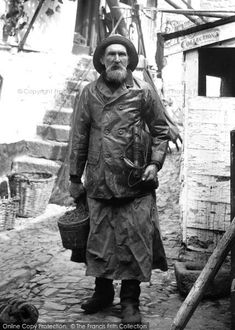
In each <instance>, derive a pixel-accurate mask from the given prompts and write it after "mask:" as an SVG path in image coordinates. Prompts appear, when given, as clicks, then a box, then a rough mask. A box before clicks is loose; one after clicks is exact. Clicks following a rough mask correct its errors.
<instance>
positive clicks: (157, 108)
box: [142, 85, 170, 170]
mask: <svg viewBox="0 0 235 330" xmlns="http://www.w3.org/2000/svg"><path fill="white" fill-rule="evenodd" d="M142 110H143V114H142V118H143V119H144V121H145V123H146V124H147V126H148V129H149V132H150V135H151V138H152V146H151V149H152V150H151V151H152V152H151V164H156V165H157V167H158V170H160V169H161V168H162V165H163V163H164V160H165V157H166V153H167V147H168V141H169V140H170V127H169V125H168V123H167V121H166V117H165V114H164V106H163V104H162V103H161V101H160V99H159V97H158V95H156V92H155V91H154V90H153V89H152V87H151V86H150V85H149V86H148V87H147V88H146V89H145V90H144V104H143V109H142Z"/></svg>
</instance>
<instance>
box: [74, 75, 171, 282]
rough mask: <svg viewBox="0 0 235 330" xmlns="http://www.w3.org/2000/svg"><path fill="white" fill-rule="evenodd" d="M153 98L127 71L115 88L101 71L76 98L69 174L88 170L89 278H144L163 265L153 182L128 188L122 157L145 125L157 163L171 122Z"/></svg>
mask: <svg viewBox="0 0 235 330" xmlns="http://www.w3.org/2000/svg"><path fill="white" fill-rule="evenodd" d="M157 102H158V100H156V99H155V98H154V93H153V91H152V89H151V87H150V85H149V84H147V83H145V82H143V81H141V80H139V79H136V78H133V76H132V73H131V72H129V73H128V78H127V81H126V83H124V84H122V85H121V86H120V87H119V88H118V89H117V90H116V91H115V92H114V93H112V91H111V90H110V89H109V87H108V86H107V85H106V83H105V81H104V78H103V76H102V75H101V76H100V77H99V79H98V80H97V81H95V82H92V83H90V84H88V85H87V86H85V87H84V89H83V92H82V94H81V97H80V100H79V102H78V103H77V106H76V109H75V111H76V117H75V121H74V126H73V141H72V150H71V157H70V174H71V178H73V179H74V178H76V180H77V181H79V180H80V178H81V176H82V175H83V172H84V169H85V175H84V178H85V182H84V184H85V188H86V191H87V196H88V206H89V215H90V233H89V237H88V242H87V251H86V261H87V272H86V274H87V275H92V276H96V277H105V278H111V279H120V280H123V279H138V280H139V281H149V279H150V276H151V269H152V268H160V269H162V270H166V269H167V263H166V258H165V252H164V248H163V244H162V240H161V235H160V230H159V224H158V216H157V210H156V200H155V198H154V190H153V186H152V185H149V184H144V183H139V184H135V185H133V186H132V185H131V184H130V180H129V179H130V174H131V171H132V170H131V169H130V168H129V167H128V166H127V164H126V162H125V161H124V158H125V156H127V157H130V158H131V156H132V153H131V152H130V153H129V154H128V152H127V151H128V146H131V145H132V139H133V127H134V126H135V125H140V123H142V124H143V125H142V124H141V126H143V127H144V126H146V127H147V128H148V130H149V133H150V136H151V139H150V140H149V139H146V142H147V141H151V143H150V145H149V150H148V151H149V152H148V153H147V156H148V157H147V158H146V160H147V163H149V164H150V163H152V164H156V165H157V167H158V169H160V168H161V167H162V164H163V162H164V159H165V155H166V150H167V145H168V140H169V127H168V124H167V122H166V120H165V116H164V114H163V112H162V108H161V107H159V106H158V103H157ZM143 142H145V141H143ZM145 147H146V148H147V145H146V146H145ZM131 149H132V148H130V150H131ZM146 152H147V151H146ZM74 261H75V260H74Z"/></svg>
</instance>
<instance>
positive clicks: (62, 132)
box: [37, 124, 70, 142]
mask: <svg viewBox="0 0 235 330" xmlns="http://www.w3.org/2000/svg"><path fill="white" fill-rule="evenodd" d="M69 132H70V126H69V125H47V124H41V125H38V126H37V135H38V136H40V137H42V138H43V139H46V140H54V141H58V142H68V141H69Z"/></svg>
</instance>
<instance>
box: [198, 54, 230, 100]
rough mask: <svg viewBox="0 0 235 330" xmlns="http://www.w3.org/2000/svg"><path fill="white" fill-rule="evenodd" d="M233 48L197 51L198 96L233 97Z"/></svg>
mask: <svg viewBox="0 0 235 330" xmlns="http://www.w3.org/2000/svg"><path fill="white" fill-rule="evenodd" d="M234 59H235V48H202V49H200V50H199V86H198V94H199V95H200V96H217V97H235V60H234Z"/></svg>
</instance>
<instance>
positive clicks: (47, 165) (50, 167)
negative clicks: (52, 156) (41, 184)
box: [12, 155, 62, 175]
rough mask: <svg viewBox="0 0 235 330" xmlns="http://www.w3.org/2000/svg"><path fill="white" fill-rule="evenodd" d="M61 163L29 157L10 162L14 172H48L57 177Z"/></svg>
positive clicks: (20, 157) (21, 157)
mask: <svg viewBox="0 0 235 330" xmlns="http://www.w3.org/2000/svg"><path fill="white" fill-rule="evenodd" d="M61 165H62V162H60V161H53V160H49V159H44V158H36V157H30V156H26V155H23V156H19V157H16V158H15V159H14V160H13V162H12V170H13V171H14V172H49V173H52V174H55V175H57V173H58V171H59V169H60V167H61Z"/></svg>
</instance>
